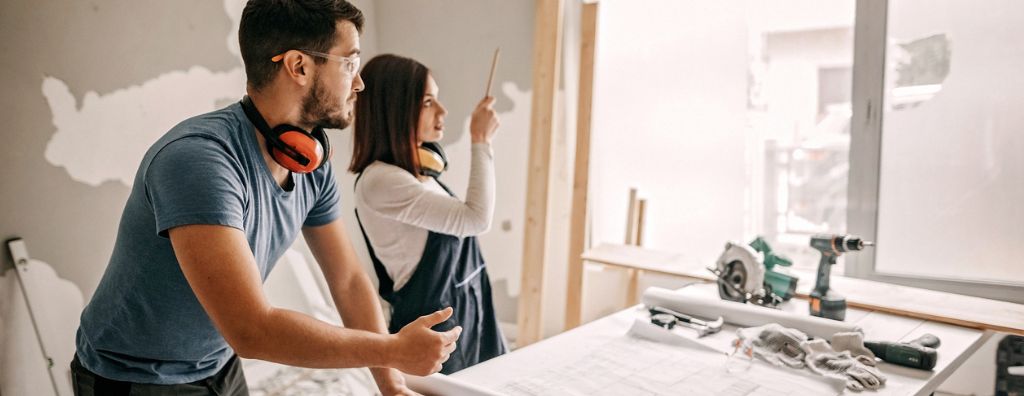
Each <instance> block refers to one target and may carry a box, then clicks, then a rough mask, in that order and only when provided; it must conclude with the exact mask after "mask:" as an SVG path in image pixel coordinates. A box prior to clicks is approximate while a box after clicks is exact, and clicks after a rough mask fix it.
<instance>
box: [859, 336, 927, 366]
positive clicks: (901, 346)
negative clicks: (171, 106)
mask: <svg viewBox="0 0 1024 396" xmlns="http://www.w3.org/2000/svg"><path fill="white" fill-rule="evenodd" d="M939 344H940V341H939V337H936V336H934V335H931V334H925V335H923V336H921V337H919V338H918V339H916V340H913V341H910V342H887V341H864V346H865V347H867V348H868V349H870V350H871V352H873V353H874V354H875V356H877V357H878V358H879V359H882V360H883V361H886V362H889V363H892V364H898V365H900V366H906V367H911V368H916V369H921V370H931V369H933V368H935V362H936V361H937V360H939V353H938V352H937V351H935V348H938V347H939Z"/></svg>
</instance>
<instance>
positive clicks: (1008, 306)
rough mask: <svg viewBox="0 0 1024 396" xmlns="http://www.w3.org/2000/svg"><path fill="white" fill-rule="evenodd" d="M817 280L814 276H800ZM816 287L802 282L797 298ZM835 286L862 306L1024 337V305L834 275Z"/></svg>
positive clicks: (833, 282)
mask: <svg viewBox="0 0 1024 396" xmlns="http://www.w3.org/2000/svg"><path fill="white" fill-rule="evenodd" d="M798 276H800V279H814V277H813V275H812V274H798ZM813 287H814V286H813V285H812V284H811V283H810V282H807V283H804V282H801V283H800V284H798V285H797V296H798V297H801V298H806V297H807V293H810V291H811V289H812V288H813ZM831 287H832V289H835V290H836V292H838V293H839V294H841V295H844V296H846V302H847V304H848V305H849V306H851V307H860V308H865V309H870V310H874V311H882V312H888V313H893V314H897V315H903V316H909V317H913V318H918V319H924V320H930V321H934V322H940V323H949V324H955V325H959V326H964V327H972V328H976V329H986V330H994V331H1001V332H1006V333H1010V334H1017V335H1024V305H1022V304H1015V303H1011V302H1006V301H998V300H991V299H987V298H981V297H973V296H965V295H962V294H954V293H946V292H941V291H936V290H928V289H918V288H915V287H910V286H903V285H896V284H891V283H882V282H875V281H871V280H866V279H857V278H847V277H844V276H836V275H833V276H832V278H831Z"/></svg>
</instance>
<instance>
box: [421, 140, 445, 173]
mask: <svg viewBox="0 0 1024 396" xmlns="http://www.w3.org/2000/svg"><path fill="white" fill-rule="evenodd" d="M416 153H417V155H419V157H420V174H422V175H423V176H428V177H433V178H438V177H441V173H442V172H444V171H445V169H448V156H446V155H445V154H444V150H443V149H442V148H441V145H440V144H438V143H437V142H423V143H422V144H420V147H419V148H418V149H416Z"/></svg>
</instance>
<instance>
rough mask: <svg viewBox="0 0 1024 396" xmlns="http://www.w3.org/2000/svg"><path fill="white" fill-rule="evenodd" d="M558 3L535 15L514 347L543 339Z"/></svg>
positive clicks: (539, 7) (539, 6) (540, 5)
mask: <svg viewBox="0 0 1024 396" xmlns="http://www.w3.org/2000/svg"><path fill="white" fill-rule="evenodd" d="M563 5H564V0H538V1H537V2H536V7H535V13H534V23H535V25H534V36H533V105H532V109H531V110H530V159H529V163H528V166H529V169H528V170H527V183H526V184H527V186H526V224H525V226H524V227H523V235H524V237H523V268H522V283H521V288H520V293H519V323H518V326H519V334H518V336H517V337H516V345H517V347H524V346H526V345H530V344H532V343H534V342H537V341H539V340H540V339H541V338H542V333H541V330H542V328H543V326H542V325H543V323H542V322H543V318H544V312H543V307H544V304H543V298H542V297H543V289H544V259H545V256H546V255H545V253H546V250H547V247H546V242H547V237H548V226H547V213H548V182H549V179H550V175H551V171H550V165H551V145H552V139H551V136H552V129H553V126H554V125H553V121H554V110H555V92H556V90H557V89H558V75H559V63H560V56H559V54H560V52H561V42H562V40H561V33H562V9H563Z"/></svg>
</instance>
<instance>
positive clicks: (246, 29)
mask: <svg viewBox="0 0 1024 396" xmlns="http://www.w3.org/2000/svg"><path fill="white" fill-rule="evenodd" d="M338 21H349V22H352V24H353V25H355V26H356V30H357V31H359V32H360V33H362V31H363V12H362V11H359V9H358V8H356V7H355V6H354V5H352V4H351V3H349V2H347V1H345V0H249V2H248V3H247V4H246V5H245V10H244V11H242V21H241V23H240V24H239V27H238V44H239V48H240V49H241V51H242V61H243V62H244V63H245V75H246V78H247V79H248V80H249V85H250V86H251V87H252V88H253V89H255V90H259V89H261V88H263V87H264V86H266V85H267V84H268V83H270V81H271V80H273V78H274V74H275V73H277V70H278V68H279V67H281V63H280V62H271V61H270V58H272V57H274V56H275V55H278V54H281V53H284V52H286V51H288V50H293V49H305V50H311V51H317V52H328V51H329V50H330V49H331V46H333V45H334V40H335V33H336V29H335V28H336V24H337V23H338ZM314 59H315V62H317V63H318V64H319V63H323V62H325V61H326V60H324V59H321V58H319V57H316V58H314Z"/></svg>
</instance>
